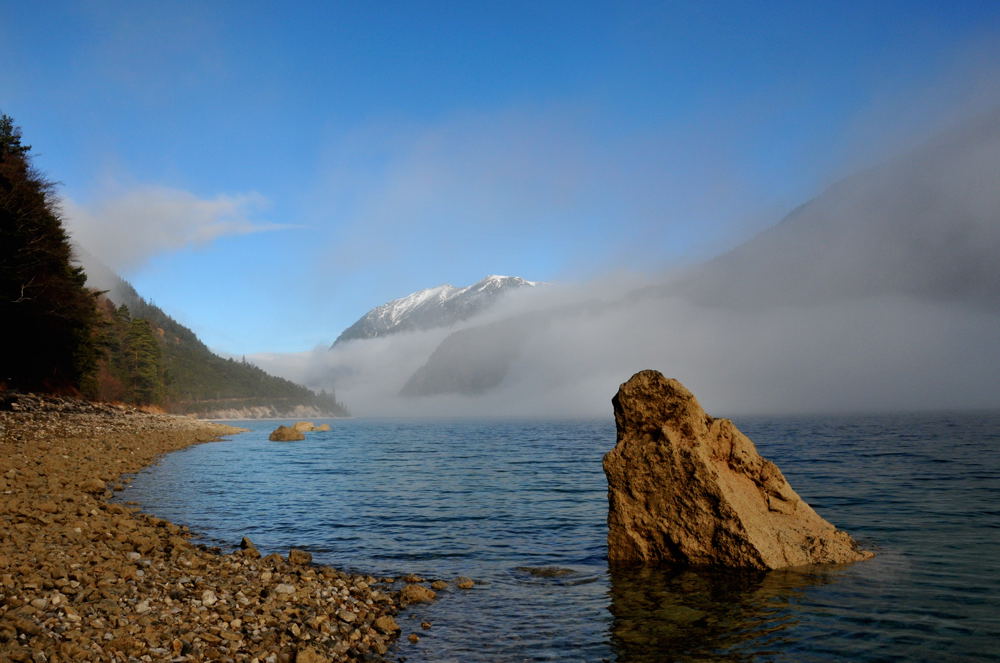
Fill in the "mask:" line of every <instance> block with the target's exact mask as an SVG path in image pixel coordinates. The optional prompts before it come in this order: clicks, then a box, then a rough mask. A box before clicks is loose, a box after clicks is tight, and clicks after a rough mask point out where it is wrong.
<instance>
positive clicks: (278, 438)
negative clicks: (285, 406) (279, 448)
mask: <svg viewBox="0 0 1000 663" xmlns="http://www.w3.org/2000/svg"><path fill="white" fill-rule="evenodd" d="M267 439H269V440H271V441H272V442H297V441H299V440H304V439H306V436H305V435H303V434H302V431H299V430H296V429H295V428H293V427H291V426H278V427H277V428H275V429H274V430H273V431H272V432H271V434H270V435H268V436H267Z"/></svg>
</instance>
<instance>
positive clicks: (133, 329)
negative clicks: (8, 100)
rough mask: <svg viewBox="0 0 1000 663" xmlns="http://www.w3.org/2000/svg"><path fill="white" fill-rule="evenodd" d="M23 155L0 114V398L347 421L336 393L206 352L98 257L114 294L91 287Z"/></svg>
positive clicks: (16, 134)
mask: <svg viewBox="0 0 1000 663" xmlns="http://www.w3.org/2000/svg"><path fill="white" fill-rule="evenodd" d="M30 149H31V148H30V147H29V146H27V145H24V144H23V143H22V142H21V131H20V129H19V128H18V127H17V126H16V125H15V124H14V120H13V119H12V118H10V117H9V116H7V115H2V114H0V329H2V333H3V337H2V342H0V391H2V390H4V389H18V390H22V391H41V392H61V393H69V394H77V395H78V394H83V395H85V396H87V397H89V398H93V399H98V400H105V401H119V402H124V403H132V404H137V405H146V406H156V407H160V408H162V409H165V410H167V411H170V412H178V413H191V414H198V415H201V416H234V417H248V416H273V417H281V416H288V417H296V416H324V415H328V416H340V415H346V414H347V411H346V410H345V409H344V407H343V406H342V405H340V404H339V403H337V401H336V399H335V398H334V396H333V394H327V393H325V392H321V393H319V394H316V393H315V392H313V391H311V390H309V389H306V388H305V387H302V386H300V385H297V384H295V383H293V382H290V381H288V380H285V379H282V378H278V377H274V376H273V375H268V374H267V373H265V372H264V371H262V370H261V369H259V368H257V367H256V366H253V365H251V364H247V363H245V362H242V361H234V360H232V359H224V358H222V357H219V356H218V355H216V354H214V353H212V352H211V351H210V350H209V349H208V348H207V347H205V345H204V344H203V343H202V342H201V341H199V340H198V337H197V336H195V335H194V333H193V332H192V331H191V330H190V329H188V328H187V327H184V326H183V325H181V324H179V323H178V322H177V321H175V320H173V319H172V318H171V317H170V316H168V315H167V314H166V313H164V312H163V311H162V310H160V309H159V308H158V307H156V306H154V305H152V304H150V303H149V302H147V301H145V300H144V299H143V298H142V297H140V296H139V294H138V293H137V292H136V291H135V289H134V288H132V286H131V285H129V284H128V283H127V282H125V281H124V280H122V279H120V278H119V277H118V276H117V275H114V274H113V273H111V272H110V270H108V269H107V268H106V267H103V266H101V265H100V264H99V263H97V261H88V263H89V262H93V263H94V264H95V266H96V267H97V269H98V270H100V271H103V272H107V274H102V279H101V281H102V282H108V283H110V288H109V290H110V291H113V292H108V293H107V294H109V295H110V298H109V297H105V296H102V295H101V294H100V293H99V292H97V291H95V290H93V289H88V288H87V287H86V284H87V281H88V275H87V274H86V273H85V272H84V269H83V268H82V267H80V266H79V265H78V264H77V260H76V259H77V256H74V251H73V249H72V247H71V245H70V242H69V238H68V236H67V234H66V230H65V228H64V227H63V223H62V219H61V218H60V216H59V212H58V209H57V205H56V201H55V197H54V195H53V191H52V185H51V184H50V183H49V182H48V181H47V180H46V179H45V178H44V177H42V176H41V175H40V174H39V173H38V172H36V171H35V170H34V169H33V168H32V165H31V160H30V158H29V156H28V152H29V150H30ZM88 267H89V265H88ZM102 289H103V288H102Z"/></svg>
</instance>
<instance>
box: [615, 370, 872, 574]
mask: <svg viewBox="0 0 1000 663" xmlns="http://www.w3.org/2000/svg"><path fill="white" fill-rule="evenodd" d="M613 405H614V411H615V423H616V425H617V428H618V441H617V443H616V445H615V447H614V449H612V450H611V451H610V452H608V454H607V455H605V457H604V471H605V474H607V477H608V501H609V511H608V559H609V560H610V561H611V562H652V561H661V562H667V563H673V564H679V565H688V566H725V567H737V568H755V569H776V568H782V567H791V566H805V565H809V564H838V563H846V562H854V561H858V560H862V559H867V558H869V557H871V556H872V553H870V552H867V551H864V550H861V549H860V548H859V547H858V545H857V543H855V542H854V540H853V539H852V538H851V537H850V536H849V535H848V534H847V533H846V532H843V531H841V530H838V529H837V528H836V527H834V526H833V525H831V524H830V523H829V522H827V521H826V520H824V519H823V518H822V517H820V516H819V515H818V514H817V513H816V512H815V511H813V509H812V508H811V507H810V506H809V505H808V504H806V503H805V502H804V501H803V500H802V499H801V498H800V497H799V496H798V494H796V493H795V491H794V490H792V487H791V486H790V485H789V484H788V481H786V480H785V477H784V476H783V475H782V473H781V470H779V469H778V467H777V466H776V465H775V464H774V463H772V462H770V461H768V460H766V459H764V458H762V457H761V456H760V454H758V453H757V449H756V447H755V446H754V444H753V442H752V441H750V439H749V438H747V437H746V436H745V435H743V434H742V433H741V432H740V431H739V430H738V429H737V428H736V426H735V425H733V423H732V422H731V421H729V420H728V419H714V418H712V417H710V416H708V415H707V414H706V413H705V411H704V410H703V409H702V408H701V406H700V405H699V404H698V401H697V400H696V399H695V397H694V395H693V394H692V393H691V392H690V391H688V390H687V389H686V388H685V387H684V385H682V384H681V383H680V382H678V381H677V380H672V379H671V380H668V379H667V378H665V377H664V376H663V375H662V374H661V373H659V372H657V371H642V372H639V373H636V374H635V375H634V376H632V378H631V379H630V380H629V381H628V382H626V383H625V384H623V385H622V386H621V388H620V389H619V390H618V394H617V395H616V396H615V397H614V399H613Z"/></svg>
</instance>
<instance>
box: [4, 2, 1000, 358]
mask: <svg viewBox="0 0 1000 663" xmlns="http://www.w3.org/2000/svg"><path fill="white" fill-rule="evenodd" d="M3 5H4V6H3V11H2V13H0V16H2V18H0V60H2V61H3V62H4V63H5V64H4V66H3V67H0V110H3V111H4V112H6V113H9V114H11V115H13V116H14V117H15V119H16V120H17V121H18V123H19V124H20V125H21V126H22V128H23V130H24V135H25V138H26V141H27V142H28V143H30V144H31V145H33V146H34V152H35V154H36V164H37V165H38V166H39V167H40V168H41V169H42V170H43V171H44V172H45V173H47V174H48V175H49V176H50V177H51V178H52V179H54V180H57V181H58V182H60V189H59V191H60V193H61V195H62V196H64V197H65V199H66V201H65V206H64V211H65V214H66V216H67V222H68V224H69V225H70V227H71V229H72V230H73V232H74V234H76V235H77V236H78V237H79V238H80V239H81V241H84V240H86V243H87V244H88V245H89V246H91V248H92V249H93V250H95V252H97V253H99V254H101V255H102V257H104V258H105V260H106V261H108V262H109V263H111V264H112V266H114V267H116V268H117V269H119V270H120V271H121V272H122V273H124V274H125V276H127V277H128V278H129V279H130V280H131V281H132V282H133V283H134V284H135V285H136V287H137V288H138V289H139V291H140V292H141V293H142V294H143V295H145V296H146V297H147V298H149V299H151V300H153V301H154V302H155V303H157V304H159V305H160V306H162V307H163V308H164V309H165V310H167V312H168V313H170V314H171V315H173V316H174V317H176V318H177V319H178V320H180V321H181V322H183V323H185V324H187V325H188V326H190V327H191V328H193V329H194V330H195V331H196V332H197V333H198V334H199V335H200V336H201V337H202V338H203V340H205V341H206V343H208V345H209V346H211V347H213V348H214V349H216V350H219V351H223V352H229V353H234V354H241V353H248V354H249V353H254V352H267V351H272V352H277V351H299V350H305V349H308V348H311V347H313V346H316V345H320V344H328V343H330V342H331V341H332V340H333V339H334V338H335V337H336V336H337V335H338V334H339V333H340V331H341V330H342V329H343V328H344V327H346V326H347V325H349V324H350V323H351V322H353V321H354V320H355V319H356V318H357V317H359V316H360V315H361V314H363V313H364V312H365V311H366V310H368V309H369V308H371V307H372V306H374V305H377V304H379V303H381V302H383V301H386V300H388V299H391V298H393V297H397V296H402V295H404V294H406V293H409V292H411V291H413V290H416V289H419V288H423V287H430V286H434V285H438V284H441V283H452V284H455V285H465V284H469V283H472V282H474V281H476V280H478V279H480V278H482V277H483V276H485V275H486V274H490V273H499V274H516V275H519V276H523V277H525V278H529V279H533V280H546V281H560V280H580V279H586V278H593V277H596V276H600V275H601V274H605V273H609V272H615V271H621V270H626V271H632V272H640V273H656V272H658V271H660V270H664V269H669V268H671V267H675V266H677V265H679V264H684V263H688V262H691V261H695V260H699V259H702V258H705V257H707V256H710V255H713V254H715V253H718V252H720V251H723V250H725V249H726V248H729V247H731V246H733V245H734V244H736V243H738V242H739V241H740V240H742V239H744V238H746V237H747V236H748V235H750V234H751V233H752V232H754V231H755V230H759V229H761V228H763V227H765V226H766V225H768V224H770V223H773V222H775V221H777V220H778V219H779V218H780V217H781V216H782V215H783V214H784V213H785V212H787V211H788V210H789V209H790V208H792V207H793V206H795V205H797V204H799V203H801V202H803V201H804V200H806V199H807V198H808V197H809V196H811V195H813V194H814V193H816V192H818V191H819V190H820V189H821V188H822V187H823V186H825V185H826V184H828V183H830V182H831V181H832V180H834V179H835V178H836V177H838V176H840V175H842V174H844V173H846V172H848V171H849V170H851V169H852V168H855V167H857V166H858V165H860V164H864V163H867V162H869V161H871V160H874V159H877V158H879V157H880V156H882V155H884V154H887V153H890V152H891V150H892V149H893V148H894V147H897V146H899V145H901V144H905V142H906V140H908V139H910V138H912V137H913V136H917V135H920V133H921V132H922V131H926V130H928V129H929V128H930V127H933V126H936V125H937V124H940V123H942V122H943V118H947V117H949V116H951V115H953V114H955V113H958V112H970V110H974V109H975V108H977V107H982V106H983V105H984V104H987V103H992V102H993V101H995V100H996V98H995V97H993V96H992V95H993V94H994V92H995V90H994V89H993V88H991V87H990V83H989V81H992V80H996V76H995V75H993V74H995V73H996V72H995V68H994V67H993V63H994V62H996V61H997V60H996V58H995V57H994V56H996V55H997V53H998V51H997V50H996V47H995V46H994V44H996V43H998V41H1000V40H998V39H997V36H998V35H1000V4H998V3H995V2H917V1H910V2H879V3H862V2H854V3H845V2H787V3H785V2H732V3H725V2H690V3H684V2H668V3H620V2H615V3H593V2H537V1H535V2H524V3H519V2H474V3H468V2H448V3H444V2H442V3H418V2H411V3H389V2H386V3H332V2H331V3H328V2H322V3H320V2H317V3H283V4H281V5H279V4H278V3H263V2H260V3H257V2H233V3H225V2H211V3H196V2H170V3H163V2H155V3H154V2H121V3H115V2H79V3H69V2H47V3H23V2H4V3H3Z"/></svg>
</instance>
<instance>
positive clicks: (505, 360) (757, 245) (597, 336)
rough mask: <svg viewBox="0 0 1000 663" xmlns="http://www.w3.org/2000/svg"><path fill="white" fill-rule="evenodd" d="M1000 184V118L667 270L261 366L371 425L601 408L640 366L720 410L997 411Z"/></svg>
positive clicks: (544, 291)
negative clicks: (321, 393)
mask: <svg viewBox="0 0 1000 663" xmlns="http://www.w3.org/2000/svg"><path fill="white" fill-rule="evenodd" d="M997 173H1000V112H994V113H991V114H988V115H985V116H982V117H979V118H976V119H975V120H974V121H970V122H968V123H966V124H964V125H962V126H961V127H959V128H958V129H955V130H952V131H951V132H949V133H945V134H942V135H939V136H937V137H936V138H935V139H934V140H932V141H930V142H927V143H924V144H923V145H921V146H920V147H919V148H916V149H912V150H911V151H909V152H906V153H904V154H902V155H900V156H897V157H896V158H895V159H893V160H890V161H888V162H886V163H884V164H882V165H881V166H879V167H877V168H873V169H869V170H867V171H864V172H861V173H859V174H857V175H855V176H853V177H851V178H848V179H846V180H844V181H842V182H840V183H839V184H837V185H836V186H834V187H831V188H830V189H829V190H827V191H826V192H824V193H823V194H822V195H820V196H819V197H817V198H816V199H814V200H813V201H810V202H809V203H808V204H806V205H803V206H802V207H800V208H799V209H797V210H795V211H793V212H792V213H791V214H789V215H788V216H787V217H786V218H785V219H784V220H783V221H782V222H781V223H779V224H778V225H776V226H774V227H773V228H771V229H769V230H767V231H765V232H764V233H762V234H760V235H759V236H757V237H755V238H753V239H751V240H750V241H748V242H746V243H745V244H743V245H741V246H740V247H738V248H736V249H735V250H733V251H731V252H728V253H726V254H724V255H722V256H720V257H718V258H716V259H714V260H712V261H709V262H707V263H705V264H702V265H698V266H695V267H692V268H687V269H684V270H677V271H675V272H674V273H673V274H671V275H669V276H658V277H637V276H634V275H633V276H622V275H618V276H608V277H605V278H597V279H594V280H591V281H590V282H587V283H578V284H563V285H561V286H550V287H546V288H536V289H533V290H531V291H527V292H512V293H509V294H508V296H507V297H506V298H505V299H504V300H503V301H502V302H501V303H500V304H499V305H498V306H497V307H495V308H494V309H492V310H491V311H489V313H488V314H486V315H483V316H480V317H477V318H474V319H472V320H470V321H468V322H466V323H464V324H462V325H459V326H456V327H452V328H448V329H438V330H432V331H427V332H420V333H412V334H399V335H395V336H387V337H383V338H376V339H367V340H359V341H353V342H351V343H345V344H339V345H338V346H337V347H335V348H333V349H327V348H319V349H317V350H315V351H313V352H309V353H302V354H299V355H294V356H289V355H257V356H254V357H253V360H254V361H255V362H256V363H258V364H259V365H260V366H261V367H263V368H265V369H266V370H269V371H274V372H276V373H278V374H281V375H283V376H286V377H289V378H291V379H293V380H299V381H303V382H305V383H306V384H307V385H309V386H313V387H324V388H333V389H336V391H337V393H338V396H339V397H340V398H341V399H342V400H343V401H344V402H346V403H347V405H348V407H350V408H351V409H352V410H353V411H354V412H355V413H357V414H385V415H409V414H431V415H440V414H467V415H495V414H500V413H502V414H509V415H512V416H537V415H541V416H546V415H601V414H604V413H606V412H607V410H608V401H609V399H610V397H611V395H612V394H613V393H614V390H615V389H616V388H617V385H618V384H620V383H621V382H623V381H624V380H626V379H627V378H628V377H629V376H630V375H631V374H632V373H634V372H636V371H638V370H641V369H645V368H655V369H658V370H660V371H662V372H664V373H665V374H667V375H669V376H672V377H676V378H678V379H680V380H681V381H682V382H684V383H685V384H686V385H688V387H689V388H691V389H692V390H693V391H694V393H695V394H697V395H698V396H699V398H701V399H702V400H703V401H704V402H706V403H708V404H709V407H711V408H712V409H714V410H716V411H720V412H723V413H750V412H772V413H773V412H828V411H877V410H883V411H884V410H922V409H932V410H942V409H949V408H995V407H1000V374H998V373H997V372H996V371H994V370H992V368H991V367H993V366H996V365H998V364H1000V344H998V343H996V339H998V338H1000V186H997V184H998V182H997ZM609 232H611V231H610V230H609ZM522 276H525V277H527V278H530V277H531V275H530V274H527V275H522ZM402 294H405V293H400V295H402ZM377 303H378V302H373V305H375V304H377ZM335 335H336V330H332V331H331V337H332V336H335ZM401 391H402V392H404V393H406V394H408V395H407V396H405V397H404V396H401V395H400V393H401Z"/></svg>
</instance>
